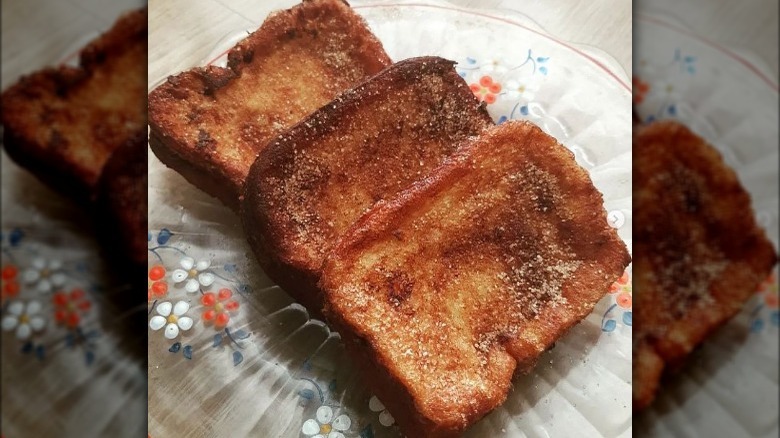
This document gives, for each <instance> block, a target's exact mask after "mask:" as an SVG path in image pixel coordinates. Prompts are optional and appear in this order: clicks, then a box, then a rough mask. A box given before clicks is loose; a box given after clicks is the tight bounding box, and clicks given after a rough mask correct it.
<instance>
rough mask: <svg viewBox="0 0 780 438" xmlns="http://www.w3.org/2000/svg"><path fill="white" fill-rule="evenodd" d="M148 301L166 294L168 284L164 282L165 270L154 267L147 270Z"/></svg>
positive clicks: (158, 266) (157, 266) (160, 267)
mask: <svg viewBox="0 0 780 438" xmlns="http://www.w3.org/2000/svg"><path fill="white" fill-rule="evenodd" d="M147 293H148V294H149V296H148V300H149V301H151V300H152V299H160V298H162V297H164V296H165V294H167V293H168V283H167V282H166V281H165V268H164V267H162V266H160V265H154V266H152V267H151V268H150V269H149V276H148V278H147Z"/></svg>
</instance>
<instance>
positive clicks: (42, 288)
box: [37, 278, 51, 292]
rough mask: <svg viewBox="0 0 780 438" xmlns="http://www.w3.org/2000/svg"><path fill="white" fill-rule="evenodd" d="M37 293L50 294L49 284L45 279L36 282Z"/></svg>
mask: <svg viewBox="0 0 780 438" xmlns="http://www.w3.org/2000/svg"><path fill="white" fill-rule="evenodd" d="M37 289H38V292H51V282H49V280H47V279H45V278H41V281H39V282H38V287H37Z"/></svg>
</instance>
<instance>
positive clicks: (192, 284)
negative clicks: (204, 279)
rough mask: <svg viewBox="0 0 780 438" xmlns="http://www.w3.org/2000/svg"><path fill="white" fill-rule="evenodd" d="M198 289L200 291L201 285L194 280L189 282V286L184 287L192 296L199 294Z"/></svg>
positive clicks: (191, 279)
mask: <svg viewBox="0 0 780 438" xmlns="http://www.w3.org/2000/svg"><path fill="white" fill-rule="evenodd" d="M198 289H200V283H198V280H196V279H194V278H190V279H189V280H187V284H185V285H184V290H186V291H187V292H189V293H191V294H192V293H195V292H197V291H198Z"/></svg>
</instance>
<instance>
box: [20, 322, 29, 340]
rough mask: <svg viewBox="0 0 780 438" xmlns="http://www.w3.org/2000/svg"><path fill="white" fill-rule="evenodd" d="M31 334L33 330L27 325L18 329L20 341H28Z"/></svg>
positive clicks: (22, 325) (21, 325)
mask: <svg viewBox="0 0 780 438" xmlns="http://www.w3.org/2000/svg"><path fill="white" fill-rule="evenodd" d="M31 334H32V330H31V329H30V326H29V325H27V324H19V327H17V328H16V337H17V338H19V339H27V338H29V337H30V335H31Z"/></svg>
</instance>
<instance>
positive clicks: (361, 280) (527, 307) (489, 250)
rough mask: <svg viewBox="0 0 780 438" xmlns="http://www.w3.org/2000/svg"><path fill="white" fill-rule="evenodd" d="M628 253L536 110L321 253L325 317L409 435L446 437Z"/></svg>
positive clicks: (600, 289) (503, 390) (503, 387)
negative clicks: (537, 121)
mask: <svg viewBox="0 0 780 438" xmlns="http://www.w3.org/2000/svg"><path fill="white" fill-rule="evenodd" d="M629 262H630V256H629V254H628V252H627V249H626V246H625V244H624V243H623V242H622V241H621V240H620V239H619V237H618V236H617V233H616V232H615V230H614V229H612V228H610V227H609V226H608V224H607V218H606V211H605V210H604V207H603V200H602V196H601V194H600V193H599V192H598V190H597V189H596V188H595V187H594V186H593V184H592V182H591V180H590V177H589V175H588V173H587V172H586V171H585V170H584V169H582V168H581V167H580V166H579V165H577V163H576V162H575V160H574V155H573V154H572V153H571V152H570V151H569V150H568V149H566V148H565V147H563V146H562V145H560V144H559V143H558V142H557V141H556V140H555V139H554V138H552V137H550V136H549V135H547V134H545V133H544V132H542V131H541V129H539V128H538V127H537V126H535V125H533V124H531V123H528V122H517V121H512V122H506V123H504V124H501V125H498V126H496V127H494V128H492V129H490V130H489V131H487V132H486V133H485V134H483V135H482V136H480V137H479V138H478V139H476V140H474V141H470V142H467V144H465V145H464V146H463V147H462V148H461V149H460V150H458V151H457V152H455V154H454V155H452V156H451V157H450V158H449V159H447V160H446V161H445V163H444V164H443V165H442V166H441V167H439V168H437V169H436V170H434V171H433V172H432V173H431V174H429V175H428V176H427V177H426V178H425V179H423V180H421V181H419V182H417V183H415V184H414V185H412V186H411V187H410V188H409V189H407V190H405V191H403V192H401V193H400V194H399V195H397V196H395V197H394V198H392V199H389V200H387V201H380V202H378V203H377V204H376V205H375V206H374V207H373V208H371V210H369V211H368V212H367V213H366V214H365V215H364V216H363V217H362V218H361V219H360V220H359V221H358V222H356V224H355V225H354V226H353V227H351V228H350V230H348V231H347V232H345V233H344V235H343V237H342V238H341V240H340V241H339V243H338V244H337V245H336V247H335V248H334V249H333V251H332V252H331V253H330V254H329V256H328V257H327V260H326V262H325V265H324V268H323V275H322V280H321V283H320V286H321V287H322V289H323V291H324V294H325V302H326V307H325V315H326V317H327V318H328V321H329V322H330V324H331V325H332V326H333V327H334V328H335V329H336V330H337V331H338V332H339V333H340V334H341V336H342V339H344V341H345V343H346V345H347V348H348V351H350V352H351V354H352V355H354V356H355V357H357V358H358V360H359V361H361V363H362V365H363V366H361V367H360V368H361V369H362V370H365V372H366V373H367V374H368V376H367V377H368V378H367V379H366V381H367V382H368V383H369V384H370V385H372V388H371V389H372V391H374V393H375V394H376V395H377V396H378V397H379V398H380V399H381V400H382V402H383V403H384V404H385V406H387V408H388V410H389V412H390V413H391V414H392V415H393V417H394V418H395V419H396V421H397V422H398V424H399V426H400V427H401V429H402V430H403V431H405V432H406V434H407V435H408V436H425V437H445V436H446V437H450V436H459V434H460V433H461V432H462V431H463V430H464V429H465V428H466V427H468V426H469V425H471V424H472V423H474V422H475V421H476V420H478V419H479V418H481V417H482V416H484V415H485V414H486V413H488V412H489V411H490V410H492V409H493V408H495V407H497V406H498V405H500V404H501V403H503V401H504V400H505V398H506V395H507V392H508V390H509V386H510V382H511V378H512V375H513V373H514V372H515V370H520V371H526V370H528V369H530V368H531V367H532V366H533V365H534V363H535V361H536V360H537V358H538V357H539V355H540V354H541V353H542V352H544V351H545V350H546V349H548V348H549V347H550V346H551V345H552V344H553V343H554V342H555V341H556V340H557V339H558V338H560V337H561V336H562V335H563V334H564V333H565V332H566V331H567V330H568V329H569V328H570V327H572V326H573V325H574V324H576V323H577V322H579V321H580V320H581V319H582V318H584V317H585V316H587V315H588V313H590V312H591V310H592V309H593V306H594V305H595V304H596V302H597V301H598V300H599V299H601V298H602V297H603V296H604V295H605V294H606V293H607V292H608V290H609V287H610V285H611V284H612V283H613V282H614V281H615V279H617V278H619V277H620V276H621V274H622V273H623V270H624V268H625V267H626V266H627V265H628V263H629Z"/></svg>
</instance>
